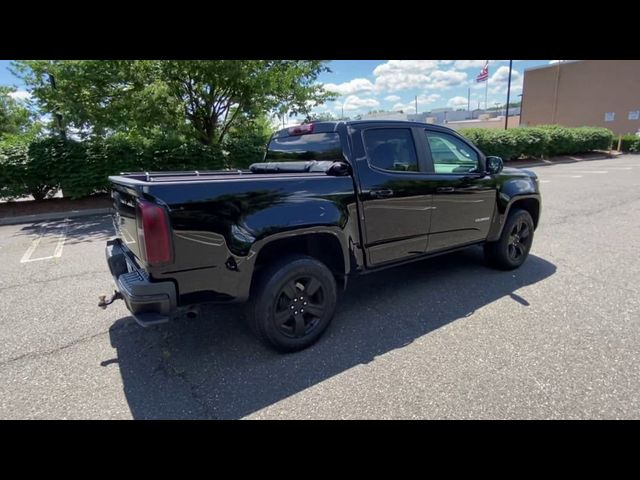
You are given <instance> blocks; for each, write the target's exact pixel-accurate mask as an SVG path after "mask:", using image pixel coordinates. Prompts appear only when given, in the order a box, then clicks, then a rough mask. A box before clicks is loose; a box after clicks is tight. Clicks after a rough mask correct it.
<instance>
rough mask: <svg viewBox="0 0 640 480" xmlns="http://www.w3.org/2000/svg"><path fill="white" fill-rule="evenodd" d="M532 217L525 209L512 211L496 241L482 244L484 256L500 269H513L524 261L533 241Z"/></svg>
mask: <svg viewBox="0 0 640 480" xmlns="http://www.w3.org/2000/svg"><path fill="white" fill-rule="evenodd" d="M533 229H534V226H533V219H532V218H531V215H530V214H529V212H527V211H526V210H521V209H517V210H514V211H512V212H511V213H510V214H509V216H508V218H507V221H506V223H505V225H504V228H503V229H502V234H501V235H500V238H499V239H498V241H496V242H487V243H486V244H485V246H484V253H485V258H486V259H487V261H488V262H489V263H490V264H491V265H492V266H494V267H496V268H499V269H501V270H513V269H515V268H518V267H519V266H520V265H522V264H523V263H524V261H525V260H526V259H527V257H528V256H529V250H531V245H532V243H533Z"/></svg>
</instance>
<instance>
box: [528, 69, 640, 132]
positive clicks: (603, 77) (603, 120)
mask: <svg viewBox="0 0 640 480" xmlns="http://www.w3.org/2000/svg"><path fill="white" fill-rule="evenodd" d="M522 91H523V95H522V113H521V117H520V118H521V125H523V126H534V125H545V124H558V125H564V126H567V127H581V126H592V127H606V128H608V129H610V130H612V131H613V132H614V133H615V134H616V135H618V134H625V133H634V132H636V131H638V129H639V128H640V61H639V60H578V61H564V62H558V63H555V64H551V65H548V66H543V67H536V68H530V69H528V70H525V72H524V84H523V88H522Z"/></svg>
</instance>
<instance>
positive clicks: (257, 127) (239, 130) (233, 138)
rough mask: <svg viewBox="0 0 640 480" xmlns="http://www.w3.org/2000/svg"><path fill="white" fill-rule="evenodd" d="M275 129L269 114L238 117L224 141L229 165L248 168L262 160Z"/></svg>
mask: <svg viewBox="0 0 640 480" xmlns="http://www.w3.org/2000/svg"><path fill="white" fill-rule="evenodd" d="M274 130H275V129H274V127H273V126H272V125H271V121H270V120H269V118H268V117H267V115H264V114H263V115H260V116H258V117H256V118H248V117H246V116H241V117H240V118H238V120H237V121H236V122H235V124H234V125H233V126H232V127H231V129H230V130H229V133H228V134H227V136H226V138H225V141H224V149H225V150H226V152H227V167H230V168H247V167H248V166H249V165H251V164H252V163H255V162H261V161H262V160H263V158H264V154H265V152H266V146H267V143H268V142H269V138H270V137H271V135H272V134H273V132H274Z"/></svg>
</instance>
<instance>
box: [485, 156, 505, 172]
mask: <svg viewBox="0 0 640 480" xmlns="http://www.w3.org/2000/svg"><path fill="white" fill-rule="evenodd" d="M503 167H504V163H503V162H502V159H501V158H500V157H487V172H488V173H489V175H496V174H497V173H500V172H501V171H502V168H503Z"/></svg>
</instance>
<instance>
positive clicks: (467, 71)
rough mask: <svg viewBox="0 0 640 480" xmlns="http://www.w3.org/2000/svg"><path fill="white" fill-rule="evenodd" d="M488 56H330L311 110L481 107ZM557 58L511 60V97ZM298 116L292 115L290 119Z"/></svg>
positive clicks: (495, 88)
mask: <svg viewBox="0 0 640 480" xmlns="http://www.w3.org/2000/svg"><path fill="white" fill-rule="evenodd" d="M485 62H486V60H333V61H331V62H329V64H328V66H329V68H330V70H331V72H326V73H323V74H321V75H320V77H319V81H320V82H321V83H323V84H324V85H325V88H326V89H327V90H332V91H334V92H336V93H338V94H339V95H340V96H339V97H338V99H337V100H336V101H333V102H328V103H326V104H324V105H322V106H319V107H316V108H314V111H315V112H318V113H320V112H327V111H329V112H331V113H333V114H334V115H336V116H338V117H340V116H342V114H343V111H344V115H345V116H347V117H354V116H356V115H358V114H364V113H367V112H369V111H370V110H385V111H398V110H403V111H405V112H410V113H414V112H415V99H416V97H417V100H418V111H419V112H428V111H431V110H433V109H435V108H444V107H451V108H454V109H457V108H465V109H466V108H467V94H468V92H469V89H470V91H471V108H472V109H473V108H478V105H479V104H480V106H481V107H484V101H485V87H486V85H487V84H486V82H482V83H477V82H476V81H475V77H476V75H478V73H480V70H481V69H482V67H483V66H484V64H485ZM554 62H557V60H514V61H513V71H512V77H511V99H512V101H518V100H519V97H518V94H520V93H522V80H523V72H524V70H525V69H528V68H532V67H538V66H542V65H548V64H550V63H554ZM9 64H10V61H9V60H0V85H13V86H15V87H17V88H18V92H16V94H15V95H16V96H19V97H24V96H26V95H28V94H27V92H26V91H25V87H24V85H23V84H22V82H21V81H20V80H19V79H18V78H16V77H14V76H13V75H12V74H11V72H10V71H9V69H8V67H9ZM508 73H509V61H508V60H489V81H488V102H487V105H488V106H489V107H492V106H495V105H496V104H501V105H502V104H504V103H505V102H506V99H507V79H508ZM296 120H297V119H290V121H289V122H288V123H291V122H295V121H296Z"/></svg>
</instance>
